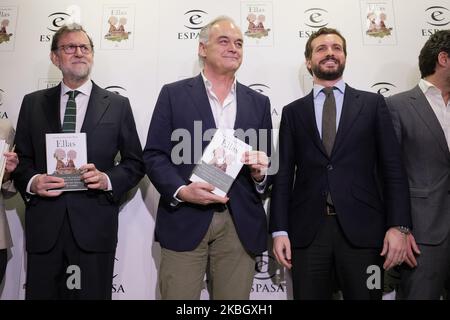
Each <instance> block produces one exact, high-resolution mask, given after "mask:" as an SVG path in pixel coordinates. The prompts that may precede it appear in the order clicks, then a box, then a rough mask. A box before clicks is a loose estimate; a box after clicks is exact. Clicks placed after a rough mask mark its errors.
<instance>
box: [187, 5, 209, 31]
mask: <svg viewBox="0 0 450 320" xmlns="http://www.w3.org/2000/svg"><path fill="white" fill-rule="evenodd" d="M207 14H208V13H207V12H206V11H203V10H200V9H193V10H189V11H186V12H185V13H184V16H185V17H186V20H187V21H186V22H185V23H186V24H185V25H184V26H185V27H186V28H188V29H191V30H200V29H201V28H203V27H204V25H205V21H204V16H205V15H207Z"/></svg>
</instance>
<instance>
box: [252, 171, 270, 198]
mask: <svg viewBox="0 0 450 320" xmlns="http://www.w3.org/2000/svg"><path fill="white" fill-rule="evenodd" d="M252 179H253V177H252ZM253 182H254V183H255V188H256V191H257V192H258V193H260V194H263V193H264V191H265V190H266V182H267V174H265V175H264V179H263V180H262V181H256V180H255V179H253Z"/></svg>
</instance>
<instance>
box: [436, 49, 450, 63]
mask: <svg viewBox="0 0 450 320" xmlns="http://www.w3.org/2000/svg"><path fill="white" fill-rule="evenodd" d="M449 59H450V56H449V54H448V53H447V52H444V51H441V52H439V54H438V58H437V61H438V62H437V63H438V64H440V65H441V66H445V65H446V64H447V61H448V60H449Z"/></svg>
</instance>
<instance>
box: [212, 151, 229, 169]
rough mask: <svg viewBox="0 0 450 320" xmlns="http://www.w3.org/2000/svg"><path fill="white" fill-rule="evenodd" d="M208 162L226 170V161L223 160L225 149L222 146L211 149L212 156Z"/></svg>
mask: <svg viewBox="0 0 450 320" xmlns="http://www.w3.org/2000/svg"><path fill="white" fill-rule="evenodd" d="M208 164H212V165H213V166H215V167H216V168H218V169H220V170H222V171H223V172H226V170H227V163H226V161H225V149H224V148H223V147H220V146H219V147H217V148H216V149H214V151H213V158H212V159H211V160H210V161H209V163H208Z"/></svg>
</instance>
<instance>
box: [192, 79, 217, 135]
mask: <svg viewBox="0 0 450 320" xmlns="http://www.w3.org/2000/svg"><path fill="white" fill-rule="evenodd" d="M187 85H188V86H189V94H190V96H191V98H192V100H193V101H194V105H195V107H196V108H197V110H198V112H199V113H200V116H201V118H202V128H203V132H204V131H205V130H208V129H214V128H216V123H215V121H214V116H213V113H212V110H211V105H210V104H209V100H208V95H207V93H206V88H205V84H204V83H203V78H202V75H201V74H199V75H198V76H197V77H195V78H192V79H191V81H189V82H188V84H187Z"/></svg>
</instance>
